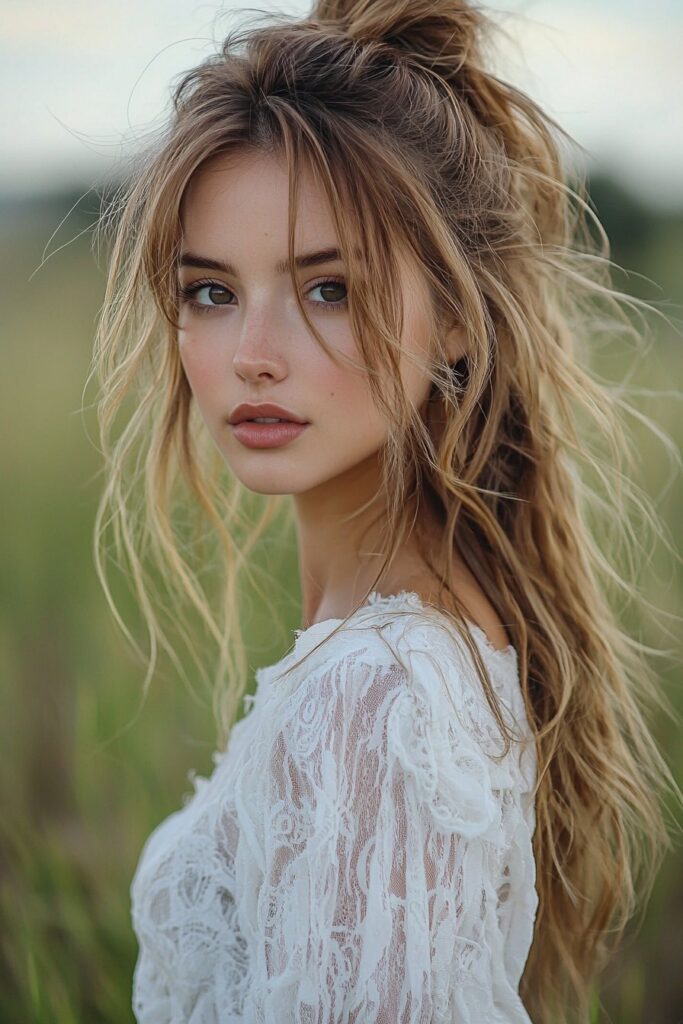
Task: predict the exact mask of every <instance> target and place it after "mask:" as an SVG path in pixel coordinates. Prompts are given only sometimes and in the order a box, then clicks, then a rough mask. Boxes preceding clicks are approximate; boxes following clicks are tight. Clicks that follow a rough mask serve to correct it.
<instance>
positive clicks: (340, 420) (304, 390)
mask: <svg viewBox="0 0 683 1024" xmlns="http://www.w3.org/2000/svg"><path fill="white" fill-rule="evenodd" d="M299 202H300V206H299V209H298V211H297V213H298V225H297V251H296V255H297V256H299V255H301V254H308V253H317V252H320V251H322V250H330V249H334V248H336V247H337V237H336V232H335V231H334V228H333V222H332V219H331V217H330V214H329V212H328V209H327V204H326V199H325V197H324V195H323V193H322V192H321V191H320V189H319V188H318V187H317V185H316V183H315V181H314V180H313V178H312V177H311V176H304V178H303V180H302V181H301V192H300V200H299ZM287 204H288V181H287V167H286V164H285V163H284V162H281V161H280V160H279V159H278V158H277V157H273V156H264V155H260V154H259V155H255V154H245V153H242V154H240V155H239V156H238V157H235V156H234V155H232V156H230V157H228V156H226V155H221V156H219V157H215V158H213V160H212V161H211V162H210V163H208V164H207V165H205V166H204V167H203V168H202V169H201V170H200V171H199V172H197V174H196V175H195V177H194V178H193V179H192V180H191V182H190V184H189V186H188V189H187V191H186V193H185V196H184V198H183V204H182V209H181V217H182V227H183V239H182V254H183V255H184V256H185V257H187V254H190V253H191V254H192V257H193V258H194V257H199V260H198V261H197V262H198V263H199V264H200V265H192V266H190V265H182V260H181V266H180V268H179V283H180V285H181V287H182V288H184V289H191V288H193V286H194V285H196V284H197V283H198V282H204V283H203V284H202V286H201V288H200V289H199V290H198V291H196V293H194V294H192V295H189V296H188V295H186V296H185V297H184V299H183V301H182V302H181V307H180V321H179V322H180V325H181V329H180V332H179V336H178V344H179V351H180V358H181V360H182V364H183V367H184V370H185V373H186V375H187V379H188V381H189V384H190V387H191V389H192V392H193V395H194V398H195V400H196V402H197V405H198V407H199V410H200V412H201V415H202V417H203V419H204V421H205V423H206V426H207V428H208V430H209V432H210V434H211V436H212V437H213V439H214V441H215V443H216V444H217V446H218V448H219V450H220V452H221V453H222V455H223V457H224V458H225V461H226V463H227V464H228V466H229V467H230V469H231V471H232V472H233V473H235V475H236V476H237V477H238V478H239V480H240V481H241V482H242V483H243V484H244V485H245V486H246V487H247V488H249V489H250V490H252V491H256V492H259V493H263V494H285V493H286V494H303V493H304V492H306V491H310V490H312V489H314V488H316V487H318V486H319V485H321V484H325V483H327V482H329V481H333V480H335V479H336V478H343V477H344V475H345V474H347V475H348V474H350V476H349V477H348V479H353V470H354V468H355V467H359V466H360V464H361V463H364V462H365V461H366V460H368V459H369V458H370V457H372V456H374V455H375V454H376V453H377V451H378V449H379V448H380V446H381V445H382V444H383V442H384V441H385V439H386V427H385V424H384V422H383V420H382V418H381V416H380V414H379V412H378V411H377V410H376V408H375V406H374V404H373V402H372V401H371V397H370V391H369V387H368V383H367V379H366V377H365V375H364V374H363V373H362V372H361V371H359V370H356V369H354V368H353V367H348V366H346V365H344V364H343V363H342V364H336V363H335V362H334V361H333V360H332V359H331V358H330V356H328V355H327V353H326V352H325V351H324V350H323V349H322V348H321V347H320V345H319V344H318V342H317V341H316V340H315V338H314V337H313V336H312V334H311V333H310V332H309V330H308V328H307V327H306V324H305V322H304V320H303V318H302V316H301V314H300V312H299V309H298V307H297V304H296V297H295V295H294V292H293V290H292V286H291V282H290V279H289V275H288V273H283V272H282V270H281V269H280V268H278V264H279V263H281V262H284V261H285V260H286V258H287V228H288V225H287ZM209 261H217V262H219V263H221V264H223V265H225V269H222V270H216V269H213V268H211V266H210V263H209ZM186 263H187V259H186ZM228 265H229V267H228ZM402 273H403V277H402V280H403V296H404V303H405V305H404V336H403V342H404V344H405V346H406V347H407V348H410V349H413V350H415V351H416V352H424V351H425V350H426V346H427V343H428V337H427V330H428V328H427V316H426V311H427V309H428V306H427V302H428V301H429V297H428V293H427V286H426V283H425V282H423V281H422V280H421V279H418V277H417V275H413V274H411V272H410V269H409V267H408V265H407V263H404V264H402ZM297 274H298V276H299V280H300V282H301V285H302V289H303V293H304V297H305V301H306V303H307V310H308V311H309V315H310V317H311V319H312V321H313V322H314V323H315V325H316V327H317V328H318V330H319V331H320V333H321V334H322V335H323V337H324V338H325V340H326V342H327V344H328V345H329V346H330V349H331V350H333V351H335V352H338V353H341V354H344V355H347V356H351V357H353V358H354V359H356V360H358V361H360V357H359V354H358V352H357V350H356V346H355V342H354V339H353V336H352V333H351V324H350V318H349V313H348V304H347V300H346V288H345V266H344V263H343V262H342V261H341V260H339V259H329V260H325V262H324V263H320V264H316V265H311V266H308V267H305V268H300V269H298V270H297ZM207 282H209V283H207ZM190 302H195V303H197V304H198V305H199V307H200V308H196V307H193V306H192V305H190ZM402 374H403V379H404V384H405V387H406V389H407V393H408V395H409V397H410V398H411V399H412V400H413V402H414V404H415V405H416V406H418V407H419V406H421V405H422V403H423V402H424V401H425V400H426V398H427V396H428V393H429V386H430V382H429V379H428V377H427V375H426V374H423V373H422V372H421V371H420V370H419V369H418V368H417V367H415V366H413V365H411V364H410V363H409V362H408V361H406V360H402ZM242 402H249V403H261V402H273V403H276V404H278V405H281V406H283V407H284V408H285V409H286V410H288V411H289V412H291V413H292V414H294V415H295V416H296V417H298V418H299V419H301V420H305V421H307V426H305V427H304V428H303V430H302V431H301V432H300V433H299V434H298V436H296V437H294V438H293V439H292V440H289V441H288V442H287V443H285V444H283V445H281V446H279V447H274V446H272V445H271V446H269V447H261V448H255V447H250V446H249V445H247V444H246V443H245V441H244V437H242V439H240V430H239V429H237V430H236V429H235V428H234V427H233V426H231V425H230V423H229V422H228V419H229V417H230V414H231V413H232V411H233V410H234V409H235V407H236V406H237V405H239V404H240V403H242ZM245 429H246V430H247V431H249V430H251V429H252V428H250V427H247V428H244V427H243V428H242V430H243V431H244V430H245Z"/></svg>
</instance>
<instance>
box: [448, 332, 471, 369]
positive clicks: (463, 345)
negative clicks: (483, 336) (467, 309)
mask: <svg viewBox="0 0 683 1024" xmlns="http://www.w3.org/2000/svg"><path fill="white" fill-rule="evenodd" d="M444 344H445V346H446V352H447V354H448V362H449V363H450V364H451V365H453V364H454V363H457V362H458V360H460V359H462V357H463V356H464V355H466V354H467V352H468V344H467V331H466V330H465V326H464V325H463V324H458V325H456V326H455V327H451V328H450V330H449V331H448V333H447V334H446V338H445V342H444Z"/></svg>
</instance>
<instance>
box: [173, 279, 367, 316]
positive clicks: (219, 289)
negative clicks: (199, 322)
mask: <svg viewBox="0 0 683 1024" xmlns="http://www.w3.org/2000/svg"><path fill="white" fill-rule="evenodd" d="M316 291H319V292H320V294H321V295H322V299H310V301H311V302H312V304H313V305H314V306H317V307H318V308H319V309H324V310H325V312H327V311H328V310H330V309H338V308H340V307H341V306H344V305H346V302H347V295H346V285H345V284H344V282H343V281H338V280H332V279H328V280H325V281H318V283H317V284H314V285H312V286H311V287H310V288H309V289H308V291H307V292H306V295H307V296H310V295H311V294H312V293H313V292H316ZM178 292H179V295H180V300H181V302H183V303H187V305H189V306H190V307H191V309H193V310H195V311H196V312H198V313H210V312H211V311H212V310H214V309H216V308H217V307H218V306H228V305H231V302H230V297H231V296H233V295H234V292H231V291H230V289H229V288H226V286H225V285H223V284H220V283H219V282H218V281H195V282H194V284H190V285H185V286H183V285H180V286H179V289H178ZM202 293H206V296H205V298H206V301H204V300H202V301H198V299H199V297H200V296H201V295H202ZM330 293H331V294H330ZM340 293H342V294H340Z"/></svg>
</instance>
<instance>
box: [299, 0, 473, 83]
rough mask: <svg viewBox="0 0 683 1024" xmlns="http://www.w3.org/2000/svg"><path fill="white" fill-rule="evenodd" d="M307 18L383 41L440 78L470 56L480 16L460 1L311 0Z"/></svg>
mask: <svg viewBox="0 0 683 1024" xmlns="http://www.w3.org/2000/svg"><path fill="white" fill-rule="evenodd" d="M310 17H311V18H313V19H314V20H315V21H317V22H319V23H320V24H322V25H325V26H330V27H334V28H338V29H340V30H341V31H343V32H344V33H346V34H347V35H349V36H351V37H353V38H354V39H357V40H359V41H368V40H376V41H377V42H385V43H389V44H390V45H391V46H393V47H395V48H396V49H397V50H402V51H404V52H405V53H406V54H407V55H410V56H412V57H413V58H415V59H417V60H418V61H419V62H420V63H421V64H424V65H425V66H427V67H429V68H430V69H432V70H434V71H436V72H437V73H439V74H441V75H442V76H443V77H444V78H448V77H449V76H451V75H453V74H455V73H456V72H457V71H459V70H460V68H461V67H462V66H463V64H465V63H466V62H468V61H470V60H471V57H472V54H473V52H474V50H475V49H476V47H477V43H478V39H479V35H480V30H481V28H482V27H483V25H484V22H485V16H484V15H483V14H482V13H481V12H480V11H479V10H478V9H475V8H473V7H472V6H470V4H469V3H467V2H466V0H436V2H435V0H317V2H316V3H315V4H314V7H313V10H312V11H311V15H310Z"/></svg>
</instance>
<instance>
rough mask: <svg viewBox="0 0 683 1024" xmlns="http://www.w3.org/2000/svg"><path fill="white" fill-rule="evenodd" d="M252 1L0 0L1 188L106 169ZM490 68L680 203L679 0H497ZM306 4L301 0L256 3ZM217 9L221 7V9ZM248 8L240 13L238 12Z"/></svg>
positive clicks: (81, 178) (621, 167)
mask: <svg viewBox="0 0 683 1024" xmlns="http://www.w3.org/2000/svg"><path fill="white" fill-rule="evenodd" d="M240 6H242V7H243V8H247V9H248V8H249V4H248V3H246V2H245V3H244V4H243V5H242V4H239V5H238V4H233V3H230V2H225V0H224V2H222V3H217V2H207V0H203V2H197V0H138V2H137V3H134V2H133V0H116V2H115V3H111V2H110V0H109V2H107V3H105V2H104V0H70V2H66V0H62V2H59V0H49V2H48V0H0V89H1V90H2V97H3V100H4V103H3V105H2V107H1V108H0V130H1V131H2V138H3V144H2V149H3V159H2V162H1V164H0V193H4V194H7V193H15V194H16V193H22V192H23V193H25V192H27V191H32V190H42V189H44V188H49V189H52V188H55V187H57V186H59V185H62V184H66V183H69V182H73V183H75V184H77V185H78V186H82V187H84V188H87V187H88V186H89V185H90V184H95V183H96V182H97V181H98V180H102V179H104V178H106V177H107V175H108V174H109V173H110V172H111V169H112V168H113V166H114V165H115V162H116V161H117V159H119V158H120V157H121V155H122V154H123V152H124V151H125V152H127V151H128V150H129V149H130V147H131V146H132V147H134V146H135V140H136V137H139V136H140V135H141V134H144V132H145V130H146V129H149V128H152V127H154V126H155V125H157V126H158V125H159V124H160V123H161V122H162V121H163V119H164V117H165V116H166V115H167V114H168V111H169V109H170V85H171V84H172V82H173V81H174V80H175V79H177V77H178V76H180V75H181V74H182V73H183V72H184V71H185V70H187V69H189V68H190V67H191V66H193V65H194V64H196V63H197V62H199V61H200V60H201V59H202V58H204V57H206V56H208V54H209V53H211V52H214V51H215V49H216V44H217V43H218V42H219V41H220V39H221V37H222V36H223V35H225V34H226V32H227V30H228V28H229V27H232V26H234V25H235V24H236V23H239V20H241V19H238V16H237V15H234V14H230V13H229V12H230V11H234V10H235V8H237V7H240ZM494 7H495V10H496V11H497V12H498V14H497V15H496V17H497V20H499V21H501V23H504V24H505V25H506V28H507V30H508V32H509V33H510V34H511V35H512V36H513V38H514V40H515V41H516V45H515V47H514V48H513V49H512V50H509V49H507V48H506V49H505V50H504V51H503V52H502V54H501V64H500V68H499V72H500V73H501V74H502V76H503V77H505V78H508V79H509V80H510V81H512V82H514V84H515V85H517V86H519V87H521V88H523V89H525V90H526V91H527V92H529V93H530V94H531V95H532V96H533V97H534V98H535V99H536V100H538V101H539V102H540V103H541V104H542V105H543V106H544V107H545V108H546V109H547V110H548V112H549V113H550V114H551V115H552V116H553V117H555V119H556V120H558V121H559V123H560V124H561V125H562V126H563V127H564V128H565V129H566V130H567V131H568V132H569V133H570V134H571V135H572V136H573V137H574V138H575V139H576V140H577V142H578V143H579V144H580V145H581V146H583V147H584V148H585V149H587V150H588V152H589V154H590V158H591V160H592V161H593V162H594V163H599V164H605V165H607V166H608V167H609V169H610V170H612V171H613V172H614V173H615V174H616V175H617V176H618V177H620V178H622V179H623V180H624V182H625V183H626V184H627V185H630V186H631V187H632V188H635V189H636V190H637V191H640V192H641V193H645V194H646V195H647V196H648V197H650V198H651V199H652V200H653V201H655V202H660V203H662V204H665V203H669V202H674V203H676V204H678V205H683V173H682V170H683V62H682V61H681V59H680V44H681V41H682V40H683V2H681V0H650V2H645V0H590V2H589V0H497V2H496V3H495V4H493V3H492V4H491V5H490V6H489V7H488V9H489V10H490V11H492V12H493V10H494ZM254 8H256V9H258V10H265V11H270V10H279V11H283V12H285V13H293V14H303V13H305V12H306V11H308V10H309V9H310V4H309V3H302V2H300V0H289V2H288V0H282V2H281V3H273V2H269V0H253V7H252V9H254ZM221 11H223V12H226V13H225V15H224V16H222V17H221V16H220V12H221ZM247 16H248V15H247Z"/></svg>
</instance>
